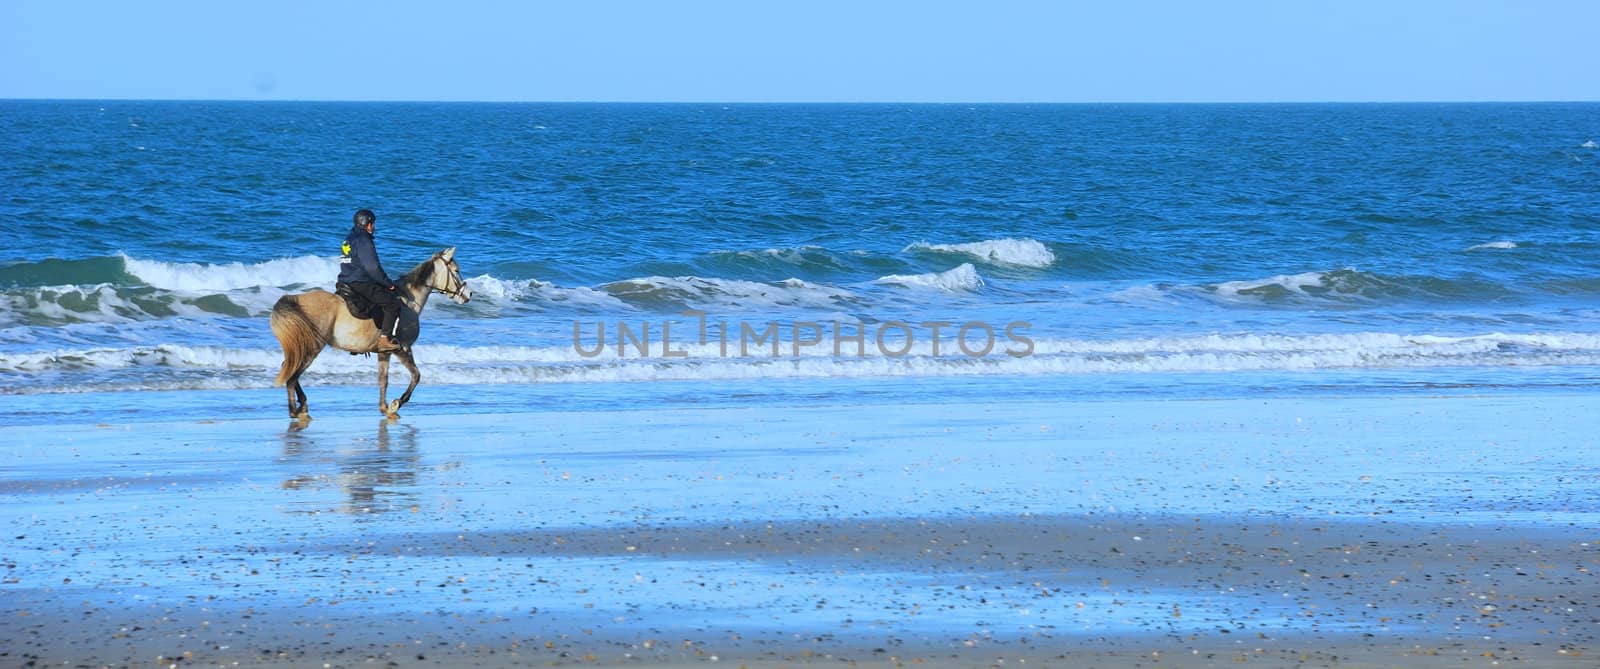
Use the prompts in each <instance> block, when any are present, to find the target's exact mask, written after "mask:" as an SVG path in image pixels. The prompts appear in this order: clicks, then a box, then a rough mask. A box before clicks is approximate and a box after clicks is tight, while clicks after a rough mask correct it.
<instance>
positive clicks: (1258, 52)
mask: <svg viewBox="0 0 1600 669" xmlns="http://www.w3.org/2000/svg"><path fill="white" fill-rule="evenodd" d="M1596 43H1600V2H1597V1H1594V0H1582V1H1579V0H1551V1H1538V0H1524V1H1520V2H1518V1H1514V0H1505V1H1499V2H1491V1H1487V0H1317V1H1299V0H1277V1H1270V0H1210V1H1197V2H1178V1H1153V0H1122V1H1114V0H1103V1H1094V2H1069V1H1060V2H1038V1H1028V2H1024V1H1006V0H984V1H977V0H974V1H972V2H942V1H938V0H929V1H923V2H901V1H888V0H886V1H879V2H874V1H872V0H852V1H848V2H834V1H832V0H811V1H806V2H765V1H761V0H745V1H740V2H734V1H728V2H695V1H692V0H686V1H677V2H673V1H665V0H662V1H657V2H645V1H638V2H619V1H614V0H570V1H566V2H559V3H538V2H514V1H510V0H507V1H503V2H487V1H481V0H450V1H448V2H445V1H439V0H430V1H425V2H423V1H418V2H413V1H409V0H399V1H394V2H339V1H338V0H320V1H316V2H304V1H301V0H270V1H264V2H258V1H253V0H239V1H227V0H213V1H204V2H201V1H179V0H144V1H139V2H118V1H113V0H103V1H99V2H93V1H76V2H74V1H70V0H53V1H45V0H0V98H138V99H143V98H153V99H243V100H257V99H288V100H495V101H499V100H510V101H573V100H580V101H674V102H676V101H708V102H750V101H759V102H767V101H925V102H1112V101H1117V102H1190V101H1198V102H1210V101H1250V102H1256V101H1265V102H1273V101H1415V100H1437V101H1458V100H1464V101H1478V100H1596V99H1600V83H1597V82H1600V67H1596V66H1597V65H1600V50H1597V49H1596V48H1595V46H1594V45H1595V44H1596Z"/></svg>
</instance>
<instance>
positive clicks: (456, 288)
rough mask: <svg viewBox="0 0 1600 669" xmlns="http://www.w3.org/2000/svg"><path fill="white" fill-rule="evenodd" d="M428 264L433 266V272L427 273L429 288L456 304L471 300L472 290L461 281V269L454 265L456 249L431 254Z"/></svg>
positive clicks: (451, 248)
mask: <svg viewBox="0 0 1600 669" xmlns="http://www.w3.org/2000/svg"><path fill="white" fill-rule="evenodd" d="M428 262H430V263H432V264H433V271H432V272H429V273H428V287H429V288H431V289H433V290H437V291H439V292H441V293H444V294H445V295H448V296H449V297H450V299H452V300H455V301H456V304H466V303H467V301H468V300H471V299H472V289H471V288H468V287H467V282H466V281H463V280H462V279H461V267H459V266H458V265H456V247H454V246H452V247H450V248H447V249H445V250H443V251H440V252H438V253H435V254H433V257H432V258H429V259H428Z"/></svg>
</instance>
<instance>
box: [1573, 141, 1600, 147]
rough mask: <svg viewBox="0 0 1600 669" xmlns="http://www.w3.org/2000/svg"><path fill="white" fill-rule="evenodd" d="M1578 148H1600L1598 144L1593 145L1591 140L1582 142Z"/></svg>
mask: <svg viewBox="0 0 1600 669" xmlns="http://www.w3.org/2000/svg"><path fill="white" fill-rule="evenodd" d="M1578 146H1579V148H1584V149H1594V148H1600V144H1595V143H1594V140H1592V139H1591V140H1589V141H1587V142H1584V143H1582V144H1579V145H1578Z"/></svg>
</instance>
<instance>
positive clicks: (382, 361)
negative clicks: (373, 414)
mask: <svg viewBox="0 0 1600 669" xmlns="http://www.w3.org/2000/svg"><path fill="white" fill-rule="evenodd" d="M389 355H390V354H388V353H379V354H378V411H381V412H383V414H384V415H385V416H389V417H390V418H393V417H394V412H393V411H390V410H389V402H388V395H389Z"/></svg>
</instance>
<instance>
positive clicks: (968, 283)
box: [877, 263, 983, 293]
mask: <svg viewBox="0 0 1600 669" xmlns="http://www.w3.org/2000/svg"><path fill="white" fill-rule="evenodd" d="M877 283H884V284H894V285H898V286H905V287H907V288H931V289H935V290H941V291H944V292H947V293H957V292H965V291H973V290H977V289H979V288H982V287H983V277H982V276H979V275H978V270H977V269H976V268H974V267H973V266H972V263H961V265H960V266H958V267H956V268H955V269H949V270H945V271H943V272H929V273H927V274H890V275H889V276H883V277H878V281H877Z"/></svg>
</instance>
